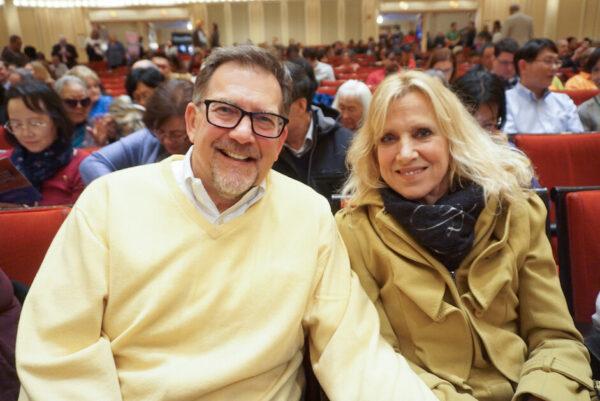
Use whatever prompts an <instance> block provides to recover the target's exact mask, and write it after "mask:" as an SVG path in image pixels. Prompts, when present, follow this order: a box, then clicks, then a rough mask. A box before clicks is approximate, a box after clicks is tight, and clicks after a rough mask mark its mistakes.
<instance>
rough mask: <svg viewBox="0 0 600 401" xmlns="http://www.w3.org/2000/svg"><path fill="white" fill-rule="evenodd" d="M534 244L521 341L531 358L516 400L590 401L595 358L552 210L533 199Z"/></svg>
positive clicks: (523, 282) (522, 285)
mask: <svg viewBox="0 0 600 401" xmlns="http://www.w3.org/2000/svg"><path fill="white" fill-rule="evenodd" d="M527 212H528V213H529V219H530V230H531V236H530V237H531V242H530V244H529V247H528V249H529V251H528V253H527V254H526V255H525V257H524V259H523V261H522V262H520V263H521V266H520V268H519V306H520V316H521V319H520V321H521V337H522V338H523V339H525V341H526V343H527V347H528V353H529V355H528V358H527V360H526V361H525V364H524V365H523V368H522V369H521V377H520V381H519V384H518V386H517V389H516V392H515V396H514V397H513V401H516V400H519V401H520V400H525V399H527V398H526V394H532V395H535V396H537V397H539V398H541V399H543V400H547V401H561V400H572V401H587V400H589V399H590V393H589V390H591V389H592V381H591V375H592V372H591V368H590V361H589V355H588V352H587V350H586V349H585V346H584V345H583V343H582V341H581V335H580V334H579V332H578V331H577V330H576V329H575V327H574V325H573V320H572V319H571V317H570V315H569V311H568V309H567V305H566V302H565V299H564V295H563V293H562V290H561V288H560V283H559V281H558V276H557V272H556V265H555V264H554V260H553V258H552V252H551V249H550V244H549V242H548V238H547V237H546V233H545V217H546V209H545V206H544V205H543V204H542V201H541V200H540V199H538V197H536V196H533V197H531V199H530V201H529V205H528V208H527Z"/></svg>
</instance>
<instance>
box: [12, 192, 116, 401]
mask: <svg viewBox="0 0 600 401" xmlns="http://www.w3.org/2000/svg"><path fill="white" fill-rule="evenodd" d="M90 190H91V191H90ZM97 190H98V186H97V185H95V186H92V187H91V188H89V189H88V190H86V191H84V193H83V194H82V196H81V198H80V200H79V201H78V203H77V204H76V205H75V207H74V208H73V210H72V211H71V213H70V214H69V216H68V217H67V219H66V220H65V223H64V224H63V226H62V227H61V228H60V230H59V232H58V233H57V235H56V237H55V239H54V241H53V242H52V244H51V246H50V249H49V250H48V253H47V255H46V257H45V259H44V262H43V263H42V266H41V268H40V270H39V272H38V274H37V276H36V278H35V280H34V282H33V284H32V286H31V289H30V291H29V293H28V295H27V300H26V302H25V305H24V307H23V312H22V314H21V320H20V323H19V329H18V334H17V346H16V362H17V371H18V374H19V378H20V380H21V385H22V388H21V394H20V398H19V400H21V401H24V400H31V401H34V400H81V401H85V400H90V401H92V400H121V392H120V388H119V381H118V378H117V372H116V367H115V363H114V359H113V355H112V352H111V346H110V341H109V339H108V338H107V336H106V335H105V334H104V333H103V332H102V317H103V314H104V305H105V300H106V297H107V291H108V290H107V282H108V272H107V258H108V256H107V247H106V243H105V240H104V228H103V227H104V225H103V220H104V219H103V218H102V216H104V213H103V212H100V213H97V214H96V218H90V217H88V216H87V215H86V213H85V212H84V210H89V209H88V208H89V206H93V207H94V208H95V209H96V210H98V209H99V208H101V206H99V205H101V204H102V202H97V200H98V197H99V196H103V192H100V193H99V191H97Z"/></svg>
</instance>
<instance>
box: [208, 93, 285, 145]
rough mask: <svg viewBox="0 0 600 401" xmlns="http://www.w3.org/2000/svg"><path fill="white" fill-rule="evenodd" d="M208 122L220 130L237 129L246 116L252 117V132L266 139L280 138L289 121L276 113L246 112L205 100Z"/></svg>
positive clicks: (221, 103) (230, 105)
mask: <svg viewBox="0 0 600 401" xmlns="http://www.w3.org/2000/svg"><path fill="white" fill-rule="evenodd" d="M203 103H204V104H205V105H206V120H207V121H208V122H209V123H210V124H212V125H214V126H215V127H219V128H229V129H232V128H235V127H237V126H238V125H239V123H240V121H242V118H244V116H249V117H250V124H251V126H252V132H253V133H254V134H256V135H258V136H262V137H264V138H278V137H279V136H281V134H282V132H283V128H284V127H285V126H286V124H287V123H288V121H289V120H288V119H287V118H285V117H283V116H280V115H279V114H275V113H265V112H261V111H258V112H257V111H246V110H244V109H242V108H239V107H238V106H235V105H233V104H229V103H226V102H222V101H219V100H208V99H207V100H205V101H204V102H203Z"/></svg>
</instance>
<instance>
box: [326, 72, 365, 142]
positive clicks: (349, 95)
mask: <svg viewBox="0 0 600 401" xmlns="http://www.w3.org/2000/svg"><path fill="white" fill-rule="evenodd" d="M371 97H372V95H371V90H370V89H369V87H368V86H367V85H366V84H365V83H364V82H361V81H357V80H354V79H351V80H349V81H346V82H344V83H343V84H342V85H340V87H339V88H338V91H337V93H336V94H335V98H334V99H333V104H332V107H333V108H334V109H336V110H338V111H339V112H340V123H341V124H342V125H343V126H344V127H346V128H348V129H349V130H350V131H353V132H356V131H357V130H358V128H360V126H361V125H362V122H363V118H364V116H365V114H366V112H367V110H369V104H370V103H371Z"/></svg>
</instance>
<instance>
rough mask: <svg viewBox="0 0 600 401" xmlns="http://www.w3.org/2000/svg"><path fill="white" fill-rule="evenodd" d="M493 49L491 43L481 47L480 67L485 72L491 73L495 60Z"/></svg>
mask: <svg viewBox="0 0 600 401" xmlns="http://www.w3.org/2000/svg"><path fill="white" fill-rule="evenodd" d="M494 54H495V47H494V45H493V44H492V43H486V44H484V45H483V46H482V47H481V66H482V67H483V69H484V70H486V71H492V70H493V68H494V60H495V56H494Z"/></svg>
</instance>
